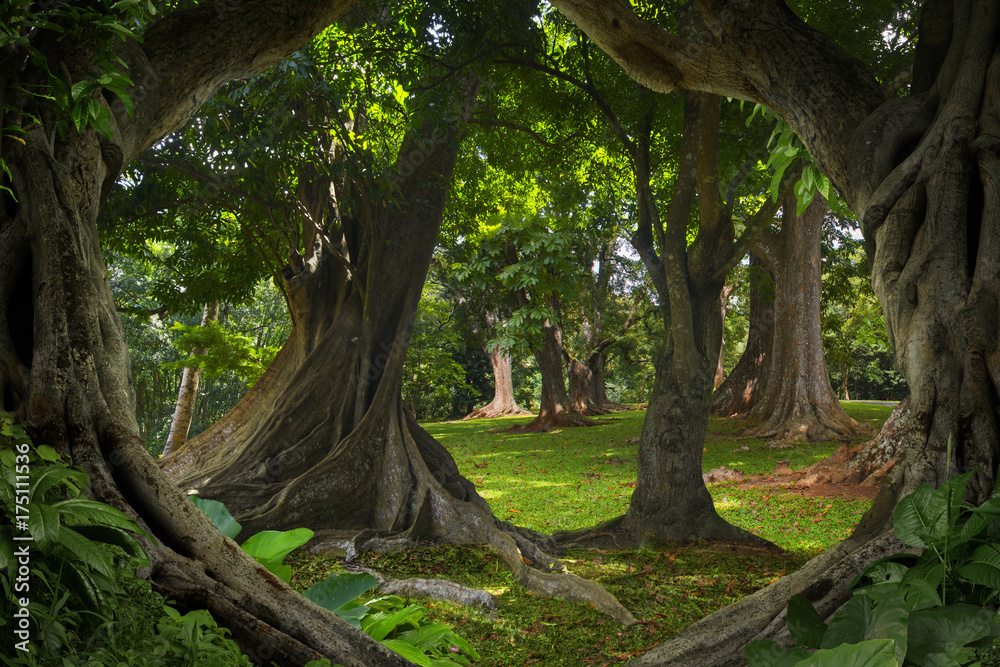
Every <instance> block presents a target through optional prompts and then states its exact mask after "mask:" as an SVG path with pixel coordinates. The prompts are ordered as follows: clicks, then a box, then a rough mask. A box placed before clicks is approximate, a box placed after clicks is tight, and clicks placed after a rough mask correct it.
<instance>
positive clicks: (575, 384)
mask: <svg viewBox="0 0 1000 667" xmlns="http://www.w3.org/2000/svg"><path fill="white" fill-rule="evenodd" d="M605 360H606V358H605V356H604V352H603V351H601V350H597V351H594V352H592V353H591V354H590V355H588V357H587V360H586V363H584V362H582V361H580V360H579V359H577V358H576V357H573V356H568V360H567V362H566V375H567V376H568V377H569V405H570V409H571V410H572V411H573V412H578V413H580V414H582V415H586V416H588V417H593V416H596V415H606V414H608V413H609V412H614V411H615V410H620V409H622V406H621V405H619V404H618V403H615V402H613V401H611V400H610V399H609V398H608V390H607V385H606V383H605V380H604V365H605Z"/></svg>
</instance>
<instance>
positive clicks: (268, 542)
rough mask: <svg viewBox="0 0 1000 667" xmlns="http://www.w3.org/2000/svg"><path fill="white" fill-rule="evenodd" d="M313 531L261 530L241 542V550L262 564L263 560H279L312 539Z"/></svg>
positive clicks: (298, 529)
mask: <svg viewBox="0 0 1000 667" xmlns="http://www.w3.org/2000/svg"><path fill="white" fill-rule="evenodd" d="M312 536H313V531H311V530H309V529H308V528H296V529H294V530H283V531H278V530H262V531H261V532H259V533H257V534H256V535H253V536H252V537H250V538H249V539H247V541H246V542H244V543H243V544H242V546H243V551H246V552H247V553H248V554H250V555H251V556H253V557H254V558H256V559H257V560H258V561H260V562H261V563H262V564H263V563H264V562H265V561H278V562H280V561H281V560H282V559H284V557H285V556H287V555H288V554H290V553H291V552H292V551H294V550H295V549H298V548H299V547H301V546H302V545H303V544H305V543H306V542H308V541H309V540H311V539H312Z"/></svg>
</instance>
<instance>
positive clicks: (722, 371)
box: [712, 283, 740, 389]
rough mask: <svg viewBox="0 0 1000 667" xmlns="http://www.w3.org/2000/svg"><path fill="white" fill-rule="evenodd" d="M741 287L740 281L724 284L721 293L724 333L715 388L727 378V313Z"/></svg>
mask: <svg viewBox="0 0 1000 667" xmlns="http://www.w3.org/2000/svg"><path fill="white" fill-rule="evenodd" d="M739 287H740V285H739V283H734V284H731V285H723V286H722V291H721V292H720V293H719V301H720V302H721V303H720V307H719V310H720V312H721V313H722V324H723V327H722V332H723V333H722V342H721V343H719V363H718V365H717V366H716V367H715V378H714V379H713V380H712V386H713V387H714V388H715V389H718V388H719V386H720V385H721V384H722V382H723V380H725V379H726V367H725V364H724V363H723V358H724V356H725V352H726V334H725V331H726V328H725V323H726V315H728V314H729V306H730V302H729V300H730V299H732V298H733V292H735V291H736V290H737V289H739Z"/></svg>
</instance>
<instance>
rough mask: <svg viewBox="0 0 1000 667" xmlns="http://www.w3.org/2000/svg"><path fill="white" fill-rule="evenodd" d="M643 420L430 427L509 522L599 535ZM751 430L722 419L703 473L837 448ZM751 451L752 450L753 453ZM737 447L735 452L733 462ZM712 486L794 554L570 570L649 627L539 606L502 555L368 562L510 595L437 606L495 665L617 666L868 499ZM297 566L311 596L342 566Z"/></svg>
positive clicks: (641, 556) (657, 554) (622, 561)
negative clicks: (476, 605)
mask: <svg viewBox="0 0 1000 667" xmlns="http://www.w3.org/2000/svg"><path fill="white" fill-rule="evenodd" d="M844 407H845V409H846V410H847V411H848V413H849V414H851V416H853V417H854V418H855V419H857V420H859V421H865V422H867V423H870V424H872V425H873V428H877V427H878V426H879V425H880V424H881V423H882V421H884V420H885V419H886V418H887V417H888V416H889V413H890V412H891V410H892V406H891V405H888V406H882V405H871V404H863V403H851V402H845V403H844ZM644 416H645V413H644V412H641V411H633V412H620V413H616V414H614V415H610V416H609V417H607V418H605V419H604V420H602V421H603V422H604V423H602V424H601V425H599V426H595V427H591V428H573V429H561V430H554V431H550V432H548V433H536V434H509V433H504V432H503V431H504V430H505V429H507V428H508V427H509V426H511V425H513V424H518V423H526V422H527V421H528V420H529V419H530V418H505V419H493V420H477V421H471V422H447V423H433V424H425V428H426V429H427V430H428V431H429V432H430V433H431V434H433V435H434V436H435V437H436V438H437V439H438V440H439V441H440V442H441V443H442V444H443V445H444V446H445V447H446V448H448V450H449V451H450V452H451V453H452V455H453V456H454V457H455V460H456V462H457V464H458V467H459V470H460V471H461V472H462V474H463V475H465V476H466V477H467V478H468V479H470V480H472V481H473V482H475V484H476V487H477V488H478V490H479V493H480V494H481V495H482V496H483V497H484V498H486V499H487V500H488V501H489V503H490V505H491V507H492V508H493V511H494V512H495V513H496V515H497V516H498V517H500V518H501V519H505V520H509V521H512V522H514V523H517V524H519V525H522V526H526V527H529V528H534V529H536V530H540V531H544V532H552V531H553V530H560V529H573V528H581V527H586V526H591V525H594V524H595V523H597V522H599V521H603V520H606V519H609V518H612V517H615V516H618V515H620V514H621V513H623V512H624V511H625V509H626V508H627V507H628V502H629V497H630V496H631V494H632V489H633V488H634V483H635V477H636V457H637V451H638V445H637V444H631V443H629V442H628V441H629V440H630V439H632V438H635V437H637V436H638V435H639V431H640V429H641V427H642V420H643V418H644ZM741 428H742V425H741V424H740V423H739V422H736V421H733V420H721V419H712V420H711V421H710V423H709V434H708V438H707V439H706V442H705V453H704V470H705V471H708V470H709V469H711V468H717V467H719V466H720V465H725V466H726V467H727V468H736V469H739V470H742V471H743V472H745V473H747V474H765V473H768V472H770V471H772V470H773V469H774V466H775V464H776V462H777V461H778V460H786V461H789V466H790V467H791V468H792V469H798V468H801V467H805V466H808V465H810V464H812V463H814V462H815V461H818V460H820V459H822V458H825V457H827V456H829V455H830V454H832V453H833V452H834V451H835V450H836V449H837V446H838V445H837V443H828V444H796V445H795V446H794V447H793V448H792V449H777V448H771V447H769V444H768V443H767V442H766V441H764V440H761V439H756V438H747V439H740V438H738V437H736V434H737V433H739V431H740V430H741ZM744 447H746V448H747V449H743V448H744ZM734 450H735V451H734ZM739 487H740V485H738V484H735V483H732V482H725V483H716V484H710V485H709V491H710V492H711V493H712V496H713V497H714V499H715V502H716V507H717V508H718V510H719V513H720V514H721V515H722V516H723V517H725V518H726V519H727V520H728V521H730V522H732V523H734V524H736V525H738V526H741V527H743V528H745V529H747V530H750V531H752V532H755V533H757V534H758V535H761V536H762V537H764V538H766V539H768V540H771V541H772V542H774V543H775V544H777V545H778V546H780V547H782V549H784V552H783V553H777V554H775V553H762V552H757V551H753V550H734V549H733V548H731V547H726V548H717V547H714V546H712V545H710V544H705V543H694V544H687V545H677V544H668V543H662V544H652V545H648V546H646V547H643V548H641V549H633V550H626V551H619V552H604V551H601V552H598V551H573V552H570V553H568V554H566V555H565V558H564V562H565V563H566V564H567V566H568V567H569V568H570V569H571V570H572V571H574V572H576V573H577V574H580V575H581V576H584V577H588V578H593V579H595V580H597V581H599V582H600V583H601V584H603V585H604V586H605V587H607V588H608V589H609V590H610V591H611V592H612V594H614V595H615V596H616V597H617V598H618V599H619V600H620V601H621V602H622V604H624V605H625V606H626V607H628V608H629V610H630V611H632V613H633V614H634V615H635V616H636V618H638V619H639V622H638V623H636V624H635V625H633V626H631V627H629V628H623V627H621V626H620V625H618V624H617V623H615V622H614V621H612V620H611V619H609V618H607V617H605V616H603V615H602V614H600V613H599V612H597V611H596V610H595V609H593V608H590V607H584V606H581V605H578V604H572V603H569V602H564V601H562V600H547V599H540V598H537V597H536V596H533V595H531V594H529V593H526V592H525V591H523V590H522V589H520V588H519V587H518V586H516V585H515V584H514V583H513V581H512V579H511V575H510V572H509V571H508V570H507V569H506V567H505V566H504V565H503V563H502V561H501V560H500V559H499V557H498V556H496V555H495V554H493V553H492V552H491V551H490V550H488V549H486V548H470V547H464V548H456V547H445V546H439V547H431V548H427V549H424V550H421V551H417V552H410V553H404V554H393V555H380V554H366V555H364V556H362V557H361V561H362V563H363V564H365V565H366V566H368V567H372V568H375V569H377V570H379V571H381V572H383V573H385V574H387V575H388V576H392V577H411V576H420V577H443V578H447V579H451V580H453V581H457V582H459V583H462V584H465V585H468V586H474V587H476V588H483V589H486V590H488V591H491V592H492V593H494V595H496V596H497V597H498V601H499V608H498V610H497V611H496V612H494V613H492V614H491V613H487V612H484V611H481V610H476V609H468V608H464V607H460V606H457V605H453V604H449V603H442V602H433V603H431V604H432V605H433V607H432V613H433V616H434V617H436V618H437V619H439V620H444V621H446V622H449V623H451V624H453V625H455V626H456V627H457V629H458V631H459V632H460V633H461V634H462V635H463V636H465V637H467V638H468V639H469V640H470V641H472V643H473V645H474V646H476V648H477V650H478V651H479V653H480V655H481V656H482V657H481V659H480V660H479V661H478V662H477V663H476V664H477V665H482V666H496V667H500V666H505V667H506V666H514V665H517V666H520V665H532V664H537V665H544V666H549V665H554V666H559V665H566V666H570V665H614V664H620V663H622V662H625V661H627V660H628V659H630V658H632V657H635V656H636V655H640V654H642V653H643V652H645V651H647V650H649V649H650V648H652V647H653V646H656V645H657V644H660V643H662V642H663V641H664V640H665V639H667V638H668V637H669V636H670V635H672V634H674V633H676V632H677V631H679V630H682V629H683V628H685V627H687V626H688V625H690V624H691V623H693V622H694V621H696V620H697V619H699V618H701V617H703V616H705V615H707V614H709V613H711V612H713V611H715V610H717V609H719V608H720V607H722V606H725V605H727V604H731V603H733V602H735V601H736V600H738V599H740V598H741V597H744V596H746V595H748V594H749V593H751V592H753V591H754V590H757V589H758V588H760V587H762V586H764V585H766V584H768V583H769V582H771V581H772V580H774V579H775V578H777V577H779V576H781V575H783V574H785V573H787V572H789V571H792V570H794V569H797V568H798V567H801V565H802V564H803V563H804V562H805V561H806V560H808V559H809V558H811V557H812V556H814V555H815V554H817V553H819V552H820V551H822V550H824V549H826V548H828V547H829V546H830V545H832V544H834V543H836V542H838V541H839V540H841V539H843V537H845V536H846V535H847V534H848V533H849V532H850V531H851V530H852V529H853V527H854V525H855V524H856V523H857V521H858V519H860V517H861V514H862V513H863V512H864V511H865V510H866V509H867V508H868V506H869V505H870V501H868V500H848V499H844V498H837V497H812V498H810V497H803V496H801V495H798V494H794V493H791V492H790V490H789V489H786V488H784V487H782V486H767V487H753V488H739ZM289 562H291V563H292V564H293V566H295V568H296V573H295V575H294V577H293V584H295V585H297V586H301V587H303V588H305V587H308V585H310V584H311V583H312V582H313V581H316V580H318V579H319V578H321V577H323V576H325V574H326V573H327V572H328V571H330V570H331V569H333V570H335V569H338V568H339V563H337V562H336V561H333V560H328V559H322V558H316V557H314V556H309V555H306V554H302V553H297V554H293V555H292V557H291V558H290V559H289Z"/></svg>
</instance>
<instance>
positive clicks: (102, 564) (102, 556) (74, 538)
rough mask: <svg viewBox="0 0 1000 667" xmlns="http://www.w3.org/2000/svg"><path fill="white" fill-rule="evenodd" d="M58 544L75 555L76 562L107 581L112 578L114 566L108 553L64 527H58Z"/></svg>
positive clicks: (74, 531)
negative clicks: (91, 569) (99, 574)
mask: <svg viewBox="0 0 1000 667" xmlns="http://www.w3.org/2000/svg"><path fill="white" fill-rule="evenodd" d="M59 543H60V544H62V546H64V547H66V548H67V549H69V550H70V551H71V552H72V553H73V554H75V555H76V557H77V560H79V561H81V562H83V563H85V564H87V565H89V566H90V567H92V568H94V569H95V570H97V571H98V572H100V573H101V574H103V575H104V576H106V577H108V578H109V579H113V578H114V566H113V565H112V563H111V558H110V557H109V556H108V552H106V551H105V550H104V549H102V548H100V547H99V546H98V545H97V544H95V543H94V542H92V541H90V540H89V539H87V538H86V537H84V536H83V535H81V534H80V533H78V532H76V530H74V529H73V528H70V527H69V526H65V525H63V526H60V527H59Z"/></svg>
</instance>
